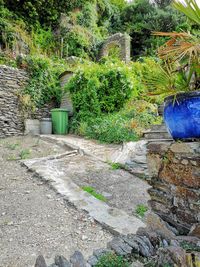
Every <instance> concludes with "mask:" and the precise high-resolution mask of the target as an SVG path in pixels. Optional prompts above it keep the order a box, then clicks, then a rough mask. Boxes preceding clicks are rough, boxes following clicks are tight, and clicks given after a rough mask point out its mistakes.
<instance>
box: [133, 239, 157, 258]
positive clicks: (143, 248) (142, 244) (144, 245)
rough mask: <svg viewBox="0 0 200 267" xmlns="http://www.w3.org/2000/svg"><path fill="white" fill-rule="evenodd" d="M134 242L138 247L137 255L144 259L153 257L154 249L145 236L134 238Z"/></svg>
mask: <svg viewBox="0 0 200 267" xmlns="http://www.w3.org/2000/svg"><path fill="white" fill-rule="evenodd" d="M134 240H135V242H137V243H138V245H139V253H140V254H141V255H142V256H144V257H150V256H152V255H154V248H153V246H152V245H151V242H150V241H149V240H148V238H147V237H146V236H137V235H135V237H134Z"/></svg>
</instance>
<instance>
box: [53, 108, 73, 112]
mask: <svg viewBox="0 0 200 267" xmlns="http://www.w3.org/2000/svg"><path fill="white" fill-rule="evenodd" d="M51 112H69V110H67V109H66V108H53V109H51Z"/></svg>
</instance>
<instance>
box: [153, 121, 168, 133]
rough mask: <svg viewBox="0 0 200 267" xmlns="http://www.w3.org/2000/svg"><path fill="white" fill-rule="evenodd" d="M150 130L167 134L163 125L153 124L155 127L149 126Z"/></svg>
mask: <svg viewBox="0 0 200 267" xmlns="http://www.w3.org/2000/svg"><path fill="white" fill-rule="evenodd" d="M151 130H152V131H161V132H167V127H166V125H165V124H164V123H163V124H155V125H151Z"/></svg>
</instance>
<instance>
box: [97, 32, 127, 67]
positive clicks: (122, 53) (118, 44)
mask: <svg viewBox="0 0 200 267" xmlns="http://www.w3.org/2000/svg"><path fill="white" fill-rule="evenodd" d="M117 50H118V54H119V55H118V57H119V58H120V59H121V60H123V61H125V62H126V63H128V62H129V61H130V36H129V35H128V34H122V33H116V34H114V35H112V36H110V37H109V38H108V39H107V40H105V42H104V43H103V45H102V47H101V49H100V53H99V57H100V59H101V58H102V57H106V56H109V54H110V53H111V51H112V52H114V53H116V52H117Z"/></svg>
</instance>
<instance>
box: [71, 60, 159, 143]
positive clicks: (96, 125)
mask: <svg viewBox="0 0 200 267" xmlns="http://www.w3.org/2000/svg"><path fill="white" fill-rule="evenodd" d="M152 66H154V67H155V66H156V63H155V62H154V61H153V60H145V62H144V63H139V62H136V63H131V64H130V65H126V64H124V63H122V62H118V61H115V62H113V61H106V62H105V63H104V64H103V63H101V64H91V63H90V64H89V65H88V64H86V65H83V66H82V67H81V68H80V69H79V70H78V71H77V72H76V74H75V75H74V77H73V78H71V80H70V81H69V83H68V84H67V87H66V90H70V91H71V94H72V100H73V105H74V112H75V114H74V117H73V120H72V121H71V124H70V126H71V131H72V132H74V133H76V134H79V135H83V136H86V137H88V138H92V139H97V140H99V141H101V142H107V143H121V142H123V141H124V142H125V141H135V140H137V139H138V138H139V136H140V134H141V132H142V130H143V129H144V128H148V127H149V125H150V124H152V123H156V122H158V123H159V122H160V120H159V118H158V117H157V109H156V106H154V105H153V104H150V103H148V102H147V101H136V99H137V98H140V97H141V95H143V94H145V86H144V85H143V84H142V83H141V79H142V75H143V74H144V73H145V72H146V71H148V69H150V68H152ZM146 99H147V100H148V97H146Z"/></svg>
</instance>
